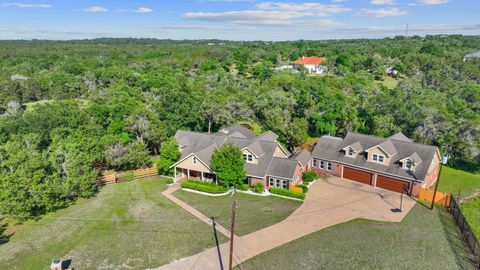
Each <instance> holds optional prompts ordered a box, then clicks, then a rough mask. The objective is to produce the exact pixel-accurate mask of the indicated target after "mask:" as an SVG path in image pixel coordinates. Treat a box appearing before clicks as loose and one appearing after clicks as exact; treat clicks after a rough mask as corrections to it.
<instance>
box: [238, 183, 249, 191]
mask: <svg viewBox="0 0 480 270" xmlns="http://www.w3.org/2000/svg"><path fill="white" fill-rule="evenodd" d="M249 188H250V187H249V186H248V184H239V185H237V189H239V190H243V191H247V190H248V189H249Z"/></svg>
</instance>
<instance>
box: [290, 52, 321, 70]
mask: <svg viewBox="0 0 480 270" xmlns="http://www.w3.org/2000/svg"><path fill="white" fill-rule="evenodd" d="M326 61H327V58H323V57H317V56H303V57H301V58H298V59H297V60H296V61H295V62H293V68H294V69H298V67H300V66H303V67H305V68H306V69H307V70H308V72H310V73H325V72H327V67H326V66H324V65H322V63H324V62H326Z"/></svg>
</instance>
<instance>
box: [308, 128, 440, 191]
mask: <svg viewBox="0 0 480 270" xmlns="http://www.w3.org/2000/svg"><path fill="white" fill-rule="evenodd" d="M440 161H441V156H440V152H439V150H438V148H437V147H434V146H429V145H423V144H417V143H414V142H412V141H411V140H410V139H409V138H407V137H406V136H405V135H403V134H402V133H397V134H395V135H393V136H391V137H389V138H380V137H375V136H369V135H362V134H356V133H348V134H347V135H346V136H345V138H343V139H342V138H337V137H331V136H323V137H322V138H321V139H320V141H319V142H318V143H317V145H316V146H315V148H314V150H313V152H312V168H313V169H315V170H317V171H320V172H324V173H327V174H331V175H334V176H337V177H341V178H346V179H349V180H352V181H356V182H359V183H363V184H368V185H372V186H374V187H379V188H383V189H388V190H392V191H396V192H405V193H407V194H410V195H412V196H415V197H418V196H419V193H420V188H422V187H423V188H429V187H430V186H432V185H433V184H434V183H435V181H436V180H437V176H438V173H439V168H440V167H439V166H440V165H439V164H440Z"/></svg>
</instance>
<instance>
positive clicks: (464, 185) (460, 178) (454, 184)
mask: <svg viewBox="0 0 480 270" xmlns="http://www.w3.org/2000/svg"><path fill="white" fill-rule="evenodd" d="M438 190H440V191H443V192H448V193H453V194H454V195H455V196H457V193H458V192H459V191H460V196H461V197H468V196H470V195H472V194H474V193H476V192H480V174H473V173H469V172H465V171H461V170H456V169H452V168H449V167H447V166H444V167H443V169H442V175H441V178H440V183H439V184H438Z"/></svg>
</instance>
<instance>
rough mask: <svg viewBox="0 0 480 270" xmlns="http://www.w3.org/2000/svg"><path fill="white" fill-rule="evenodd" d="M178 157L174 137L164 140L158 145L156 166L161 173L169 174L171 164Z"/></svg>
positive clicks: (170, 172)
mask: <svg viewBox="0 0 480 270" xmlns="http://www.w3.org/2000/svg"><path fill="white" fill-rule="evenodd" d="M179 158H180V150H178V145H177V142H176V141H175V138H174V137H171V138H170V139H168V140H166V141H164V142H163V143H162V145H161V146H160V158H159V159H158V161H157V168H158V171H159V172H160V173H161V174H164V175H171V174H172V171H173V170H172V169H170V166H172V165H173V164H174V163H175V162H177V161H178V159H179Z"/></svg>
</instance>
